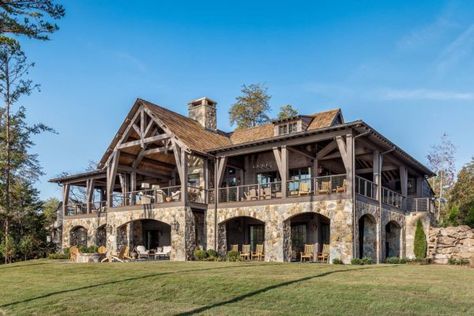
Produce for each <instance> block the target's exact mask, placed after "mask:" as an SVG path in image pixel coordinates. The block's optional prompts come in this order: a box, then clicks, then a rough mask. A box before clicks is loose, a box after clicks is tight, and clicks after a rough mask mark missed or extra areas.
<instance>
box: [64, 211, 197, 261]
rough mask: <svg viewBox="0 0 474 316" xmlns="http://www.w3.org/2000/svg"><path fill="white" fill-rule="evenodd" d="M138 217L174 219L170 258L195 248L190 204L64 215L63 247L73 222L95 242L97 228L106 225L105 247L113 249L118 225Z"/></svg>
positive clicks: (89, 241) (187, 254) (189, 254)
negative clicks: (105, 212) (91, 214)
mask: <svg viewBox="0 0 474 316" xmlns="http://www.w3.org/2000/svg"><path fill="white" fill-rule="evenodd" d="M141 219H153V220H157V221H161V222H163V223H165V224H168V225H170V226H171V227H173V226H172V224H173V223H174V222H177V223H178V229H177V230H174V229H173V228H171V247H172V252H171V256H170V257H171V258H170V259H171V260H176V261H184V260H190V259H191V258H192V256H193V253H194V249H195V244H196V243H195V218H194V215H193V211H192V210H191V208H190V207H184V206H182V207H167V208H163V207H156V208H146V209H145V208H137V209H126V210H109V211H108V212H107V214H102V215H100V216H88V217H70V218H67V217H65V218H64V221H63V227H64V234H63V241H62V245H63V248H66V247H69V246H70V244H69V232H70V231H71V229H72V228H74V227H76V226H83V227H84V228H86V229H87V244H88V245H94V244H95V243H96V240H95V236H96V232H97V228H98V227H99V226H101V225H103V224H106V225H107V226H106V228H107V249H108V251H110V252H111V253H114V254H115V253H116V252H117V244H118V241H119V240H118V239H117V237H118V229H119V227H120V226H122V225H124V224H127V223H129V222H131V221H135V220H141Z"/></svg>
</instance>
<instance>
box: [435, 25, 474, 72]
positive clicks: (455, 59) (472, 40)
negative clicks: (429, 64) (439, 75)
mask: <svg viewBox="0 0 474 316" xmlns="http://www.w3.org/2000/svg"><path fill="white" fill-rule="evenodd" d="M473 52H474V24H471V25H470V26H469V27H467V28H466V29H465V30H464V31H463V32H462V33H461V34H459V35H458V36H457V37H456V38H455V39H454V40H453V41H452V42H451V43H449V45H448V46H447V47H446V48H445V49H444V50H443V51H442V52H441V54H440V56H439V58H438V60H437V68H438V71H440V72H444V71H445V70H447V69H449V68H451V67H453V66H455V65H456V64H459V63H460V62H461V61H463V60H465V59H466V58H468V57H471V56H472V53H473Z"/></svg>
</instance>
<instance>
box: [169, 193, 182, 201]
mask: <svg viewBox="0 0 474 316" xmlns="http://www.w3.org/2000/svg"><path fill="white" fill-rule="evenodd" d="M171 200H172V201H179V200H181V191H176V192H173V193H171Z"/></svg>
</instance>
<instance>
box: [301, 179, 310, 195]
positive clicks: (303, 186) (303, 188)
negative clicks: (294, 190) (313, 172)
mask: <svg viewBox="0 0 474 316" xmlns="http://www.w3.org/2000/svg"><path fill="white" fill-rule="evenodd" d="M309 193H310V189H309V183H308V182H301V183H300V188H299V192H298V195H299V196H301V195H308V194H309Z"/></svg>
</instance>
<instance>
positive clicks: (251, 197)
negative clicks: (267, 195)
mask: <svg viewBox="0 0 474 316" xmlns="http://www.w3.org/2000/svg"><path fill="white" fill-rule="evenodd" d="M244 195H245V198H246V199H247V201H254V200H256V199H257V190H255V189H250V190H249V191H248V192H244Z"/></svg>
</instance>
